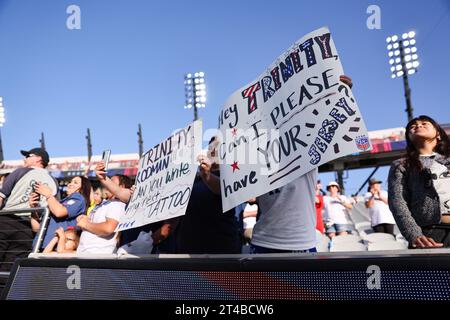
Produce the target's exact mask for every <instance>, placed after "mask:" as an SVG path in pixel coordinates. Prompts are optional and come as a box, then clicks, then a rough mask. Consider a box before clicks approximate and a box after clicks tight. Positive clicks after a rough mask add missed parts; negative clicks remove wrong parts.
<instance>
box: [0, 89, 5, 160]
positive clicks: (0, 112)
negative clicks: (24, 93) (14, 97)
mask: <svg viewBox="0 0 450 320" xmlns="http://www.w3.org/2000/svg"><path fill="white" fill-rule="evenodd" d="M5 122H6V118H5V108H4V107H3V97H0V129H1V128H2V127H3V124H4V123H5ZM3 160H4V157H3V145H2V135H1V131H0V164H1V163H2V162H3Z"/></svg>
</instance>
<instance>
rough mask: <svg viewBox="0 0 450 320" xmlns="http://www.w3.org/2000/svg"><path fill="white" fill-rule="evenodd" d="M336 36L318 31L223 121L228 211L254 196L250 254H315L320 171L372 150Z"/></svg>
mask: <svg viewBox="0 0 450 320" xmlns="http://www.w3.org/2000/svg"><path fill="white" fill-rule="evenodd" d="M343 74H344V71H343V68H342V66H341V63H340V58H339V55H338V54H337V50H336V47H335V45H334V42H333V39H332V37H331V33H330V31H329V30H328V29H327V28H321V29H318V30H316V31H313V32H311V33H309V34H307V35H306V36H304V37H303V38H301V39H299V40H298V41H297V42H296V43H295V44H294V45H293V46H291V47H290V48H289V49H288V50H286V51H285V52H284V53H283V54H282V55H281V56H280V57H279V58H278V59H277V60H276V61H275V62H273V63H272V64H271V65H270V66H269V67H268V68H267V71H266V72H264V73H263V74H261V75H260V76H259V77H258V78H257V79H255V80H254V81H252V82H250V83H249V84H248V85H246V86H245V87H242V88H241V89H240V90H238V91H236V92H235V93H234V94H233V95H232V96H231V97H230V98H229V99H228V100H227V101H226V102H225V104H224V107H223V108H222V112H221V114H220V116H219V124H220V130H221V133H222V135H223V136H224V137H226V139H225V141H224V142H223V143H222V144H221V145H220V146H219V158H220V161H221V167H220V168H221V189H222V199H223V207H224V211H225V210H229V209H230V208H232V207H235V206H237V205H239V204H241V203H243V202H245V201H247V199H251V198H255V197H257V201H258V204H259V208H260V209H261V212H262V214H261V216H260V217H259V219H258V222H257V224H256V225H255V227H254V229H253V239H252V245H253V247H252V251H253V252H255V253H258V252H293V251H294V252H297V251H305V250H306V251H308V250H315V242H316V239H315V231H314V230H315V225H316V221H315V219H316V217H315V206H314V199H315V185H316V181H317V176H318V170H317V168H318V167H319V166H320V165H322V164H324V163H327V162H329V161H331V160H334V159H337V158H340V157H343V156H346V155H348V154H352V153H356V152H361V151H367V150H369V149H370V143H369V139H368V135H367V130H366V127H365V124H364V121H363V119H362V116H361V114H360V112H359V109H358V106H357V104H356V100H355V99H354V97H353V94H352V92H351V86H352V82H351V79H350V78H348V77H346V76H343Z"/></svg>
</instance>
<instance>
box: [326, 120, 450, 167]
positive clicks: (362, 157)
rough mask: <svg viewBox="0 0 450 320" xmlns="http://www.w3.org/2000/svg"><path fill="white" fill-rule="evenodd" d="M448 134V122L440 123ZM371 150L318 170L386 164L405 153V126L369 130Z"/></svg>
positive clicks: (344, 158)
mask: <svg viewBox="0 0 450 320" xmlns="http://www.w3.org/2000/svg"><path fill="white" fill-rule="evenodd" d="M440 126H441V127H442V128H443V129H444V130H445V132H446V133H447V135H449V136H450V123H447V124H441V125H440ZM369 139H370V143H371V144H372V150H371V151H367V152H361V153H355V154H351V155H348V156H345V157H342V158H339V159H336V160H333V161H330V162H328V163H326V164H324V165H322V166H320V167H319V172H330V171H339V170H351V169H365V168H374V167H382V166H388V165H390V164H391V163H392V161H394V160H396V159H399V158H401V157H403V156H404V155H405V148H406V140H405V128H393V129H386V130H378V131H370V132H369Z"/></svg>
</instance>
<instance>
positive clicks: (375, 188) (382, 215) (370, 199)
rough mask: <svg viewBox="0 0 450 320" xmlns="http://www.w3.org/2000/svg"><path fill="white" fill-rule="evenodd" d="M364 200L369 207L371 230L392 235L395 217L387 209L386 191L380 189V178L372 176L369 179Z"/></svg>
mask: <svg viewBox="0 0 450 320" xmlns="http://www.w3.org/2000/svg"><path fill="white" fill-rule="evenodd" d="M364 202H365V205H366V208H367V209H369V216H370V221H371V225H372V228H373V230H374V231H375V232H384V233H390V234H392V235H394V226H395V219H394V216H393V215H392V212H391V210H389V205H388V193H387V192H386V191H385V190H382V189H381V181H380V180H377V179H374V178H372V179H370V180H369V188H368V190H367V193H366V194H365V195H364Z"/></svg>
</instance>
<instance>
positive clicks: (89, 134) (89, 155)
mask: <svg viewBox="0 0 450 320" xmlns="http://www.w3.org/2000/svg"><path fill="white" fill-rule="evenodd" d="M86 143H87V151H88V163H90V162H91V158H92V143H91V130H89V128H88V129H87V135H86Z"/></svg>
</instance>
